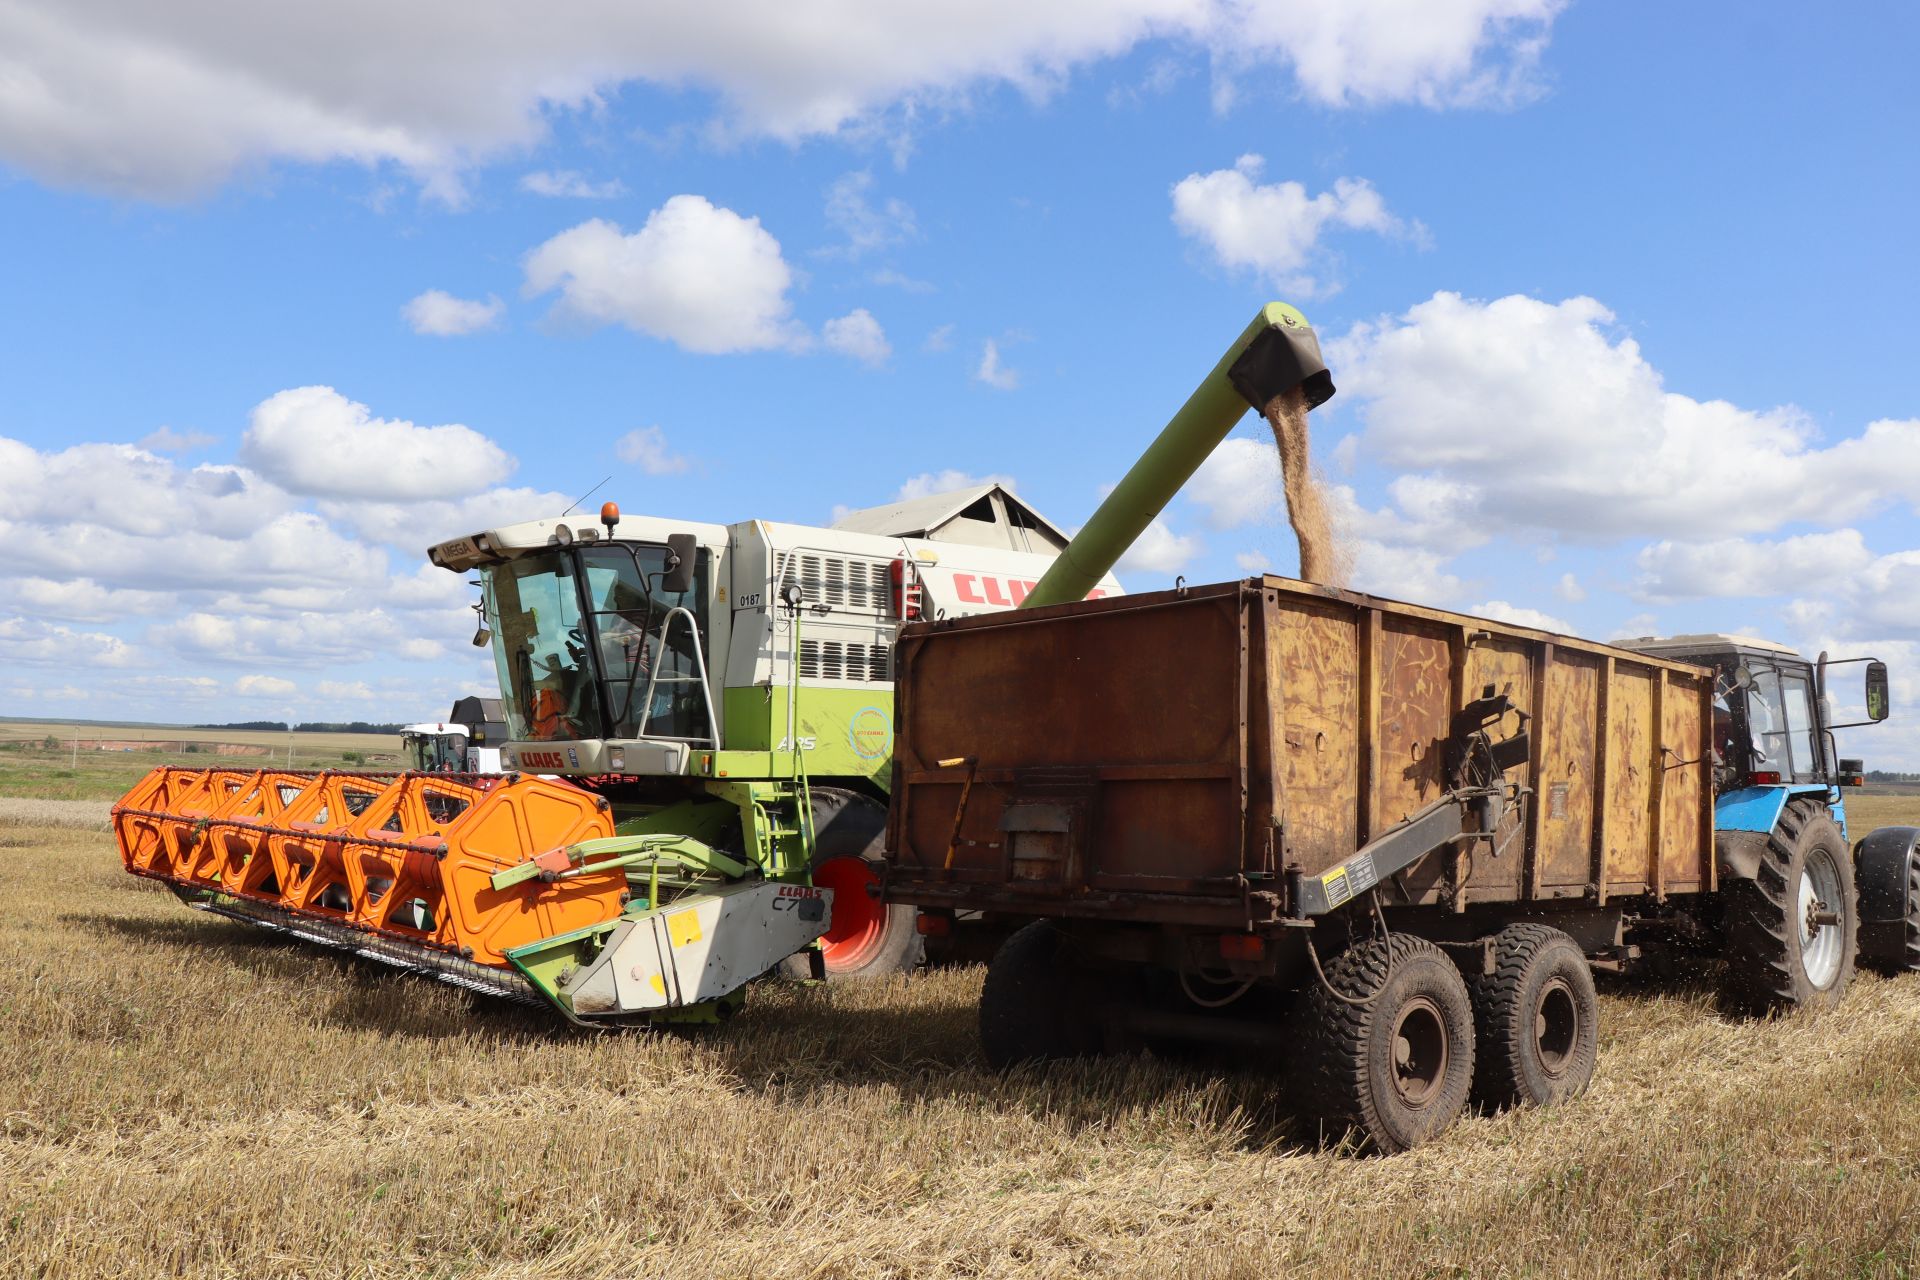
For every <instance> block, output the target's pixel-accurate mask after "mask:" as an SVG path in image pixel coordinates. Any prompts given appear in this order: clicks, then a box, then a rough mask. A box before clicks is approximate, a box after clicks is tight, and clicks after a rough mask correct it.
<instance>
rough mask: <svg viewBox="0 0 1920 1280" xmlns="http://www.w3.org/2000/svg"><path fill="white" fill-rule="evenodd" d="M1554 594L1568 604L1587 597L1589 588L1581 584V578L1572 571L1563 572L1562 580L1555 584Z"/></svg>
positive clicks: (1578, 601) (1576, 602)
mask: <svg viewBox="0 0 1920 1280" xmlns="http://www.w3.org/2000/svg"><path fill="white" fill-rule="evenodd" d="M1553 594H1555V595H1557V596H1559V597H1560V598H1561V599H1562V600H1565V601H1566V602H1567V603H1568V604H1579V603H1580V602H1581V601H1582V600H1585V599H1586V598H1587V589H1586V588H1585V587H1583V586H1581V585H1580V579H1578V578H1576V577H1574V576H1573V575H1572V574H1571V573H1563V574H1561V575H1560V581H1559V582H1557V583H1555V584H1554V588H1553Z"/></svg>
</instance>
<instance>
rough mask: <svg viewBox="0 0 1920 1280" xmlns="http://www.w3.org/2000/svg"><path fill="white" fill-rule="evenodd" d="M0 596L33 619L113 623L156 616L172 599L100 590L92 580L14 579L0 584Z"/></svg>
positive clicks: (147, 593) (163, 594)
mask: <svg viewBox="0 0 1920 1280" xmlns="http://www.w3.org/2000/svg"><path fill="white" fill-rule="evenodd" d="M0 594H4V595H11V596H12V597H13V598H14V599H15V600H17V601H18V602H19V603H20V604H23V605H25V606H26V607H27V608H28V609H30V610H32V612H33V614H34V616H35V617H38V618H59V619H61V620H63V621H66V622H96V623H98V622H115V621H119V620H121V619H124V618H126V617H127V616H128V615H138V614H152V613H159V612H161V611H162V610H163V609H165V608H167V606H168V605H169V604H170V603H172V600H173V597H172V595H170V594H169V593H167V592H165V591H137V590H124V589H117V588H113V587H103V586H101V585H100V584H99V583H98V582H95V581H94V580H93V579H92V578H68V579H64V580H61V579H54V578H18V579H15V580H13V581H12V582H10V583H0Z"/></svg>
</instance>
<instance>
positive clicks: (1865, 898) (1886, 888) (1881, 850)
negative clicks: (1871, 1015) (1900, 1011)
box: [1853, 827, 1920, 978]
mask: <svg viewBox="0 0 1920 1280" xmlns="http://www.w3.org/2000/svg"><path fill="white" fill-rule="evenodd" d="M1853 864H1854V865H1853V871H1854V879H1855V887H1856V888H1857V889H1858V890H1859V893H1860V967H1861V968H1863V969H1871V970H1873V971H1874V972H1875V973H1881V974H1885V975H1886V976H1888V977H1890V978H1891V977H1894V976H1897V975H1899V974H1902V973H1915V972H1920V828H1915V827H1882V828H1880V829H1879V830H1878V831H1873V832H1869V833H1868V835H1867V836H1866V838H1865V839H1863V840H1861V841H1860V843H1859V844H1858V845H1856V846H1854V850H1853Z"/></svg>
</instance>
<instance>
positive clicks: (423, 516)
mask: <svg viewBox="0 0 1920 1280" xmlns="http://www.w3.org/2000/svg"><path fill="white" fill-rule="evenodd" d="M572 500H573V497H572V495H571V494H564V493H556V492H554V491H552V490H550V489H546V490H542V489H526V488H515V489H488V490H486V491H485V492H482V493H476V494H472V495H470V496H468V497H464V498H451V499H440V500H436V501H424V500H419V501H412V502H366V501H336V500H327V501H322V502H321V503H320V504H319V508H320V511H321V513H322V514H323V515H325V516H326V517H327V518H328V519H329V520H337V521H339V522H340V523H342V524H344V525H347V526H348V527H350V528H351V529H353V530H354V532H355V533H357V534H358V535H359V536H360V537H362V538H365V539H367V540H368V541H370V542H379V543H385V544H386V545H388V546H392V547H400V548H403V549H405V550H406V551H408V552H409V553H411V554H414V555H423V554H424V549H425V548H426V547H429V546H432V545H433V544H434V543H436V542H444V541H446V540H447V539H448V538H455V537H459V536H460V535H461V534H464V533H478V532H479V531H481V530H482V529H497V528H499V527H500V526H501V525H504V524H518V523H519V522H520V521H522V520H545V519H549V518H552V517H555V516H558V515H559V514H560V513H561V512H562V511H564V510H566V508H567V504H568V503H569V502H571V501H572Z"/></svg>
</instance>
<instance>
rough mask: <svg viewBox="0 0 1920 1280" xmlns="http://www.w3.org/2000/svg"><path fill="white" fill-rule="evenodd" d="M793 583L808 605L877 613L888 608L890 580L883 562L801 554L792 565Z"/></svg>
mask: <svg viewBox="0 0 1920 1280" xmlns="http://www.w3.org/2000/svg"><path fill="white" fill-rule="evenodd" d="M793 581H795V582H797V583H798V584H799V586H800V594H801V596H802V598H803V599H805V600H806V602H807V603H808V604H824V605H831V606H833V607H835V608H840V609H870V610H872V611H874V612H876V613H877V612H880V611H881V610H883V609H885V608H886V607H887V589H888V586H889V579H888V577H887V566H886V564H885V562H883V561H873V560H847V559H843V558H842V557H840V556H821V555H805V554H803V555H801V556H800V557H799V563H798V564H797V565H795V566H794V573H793Z"/></svg>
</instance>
